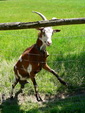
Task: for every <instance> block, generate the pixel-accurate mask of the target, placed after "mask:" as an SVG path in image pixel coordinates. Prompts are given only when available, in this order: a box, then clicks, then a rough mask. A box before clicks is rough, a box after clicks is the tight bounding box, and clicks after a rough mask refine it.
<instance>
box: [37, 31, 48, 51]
mask: <svg viewBox="0 0 85 113" xmlns="http://www.w3.org/2000/svg"><path fill="white" fill-rule="evenodd" d="M42 38H43V35H42V32H40V33H39V34H38V39H37V42H36V45H37V47H38V48H39V50H40V51H46V44H44V43H43V40H42Z"/></svg>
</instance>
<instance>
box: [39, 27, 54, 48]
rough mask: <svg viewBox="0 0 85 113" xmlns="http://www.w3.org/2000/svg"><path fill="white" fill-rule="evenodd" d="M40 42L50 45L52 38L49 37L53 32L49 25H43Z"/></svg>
mask: <svg viewBox="0 0 85 113" xmlns="http://www.w3.org/2000/svg"><path fill="white" fill-rule="evenodd" d="M42 33H43V34H42V39H41V40H42V42H43V44H45V45H47V46H50V45H51V44H52V40H51V37H52V34H53V29H52V28H51V27H45V28H44V29H43V30H42Z"/></svg>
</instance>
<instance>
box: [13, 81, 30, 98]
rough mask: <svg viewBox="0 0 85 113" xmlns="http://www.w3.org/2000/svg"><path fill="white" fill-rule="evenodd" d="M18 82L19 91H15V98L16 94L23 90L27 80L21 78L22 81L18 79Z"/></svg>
mask: <svg viewBox="0 0 85 113" xmlns="http://www.w3.org/2000/svg"><path fill="white" fill-rule="evenodd" d="M19 83H20V89H19V91H17V92H16V94H15V98H17V97H18V95H19V94H20V93H22V92H23V89H24V86H25V84H26V83H28V82H27V81H26V80H23V81H21V80H20V81H19Z"/></svg>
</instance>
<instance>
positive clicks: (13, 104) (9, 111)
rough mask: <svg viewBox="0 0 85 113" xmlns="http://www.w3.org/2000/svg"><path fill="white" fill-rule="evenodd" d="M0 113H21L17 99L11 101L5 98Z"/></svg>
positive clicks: (0, 106)
mask: <svg viewBox="0 0 85 113" xmlns="http://www.w3.org/2000/svg"><path fill="white" fill-rule="evenodd" d="M0 113H23V110H20V105H19V104H18V100H17V98H16V99H15V98H14V99H13V100H11V99H10V98H7V99H6V100H3V101H2V103H1V105H0Z"/></svg>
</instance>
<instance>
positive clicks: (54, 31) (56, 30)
mask: <svg viewBox="0 0 85 113" xmlns="http://www.w3.org/2000/svg"><path fill="white" fill-rule="evenodd" d="M60 31H61V30H59V29H55V30H53V33H56V32H60Z"/></svg>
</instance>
